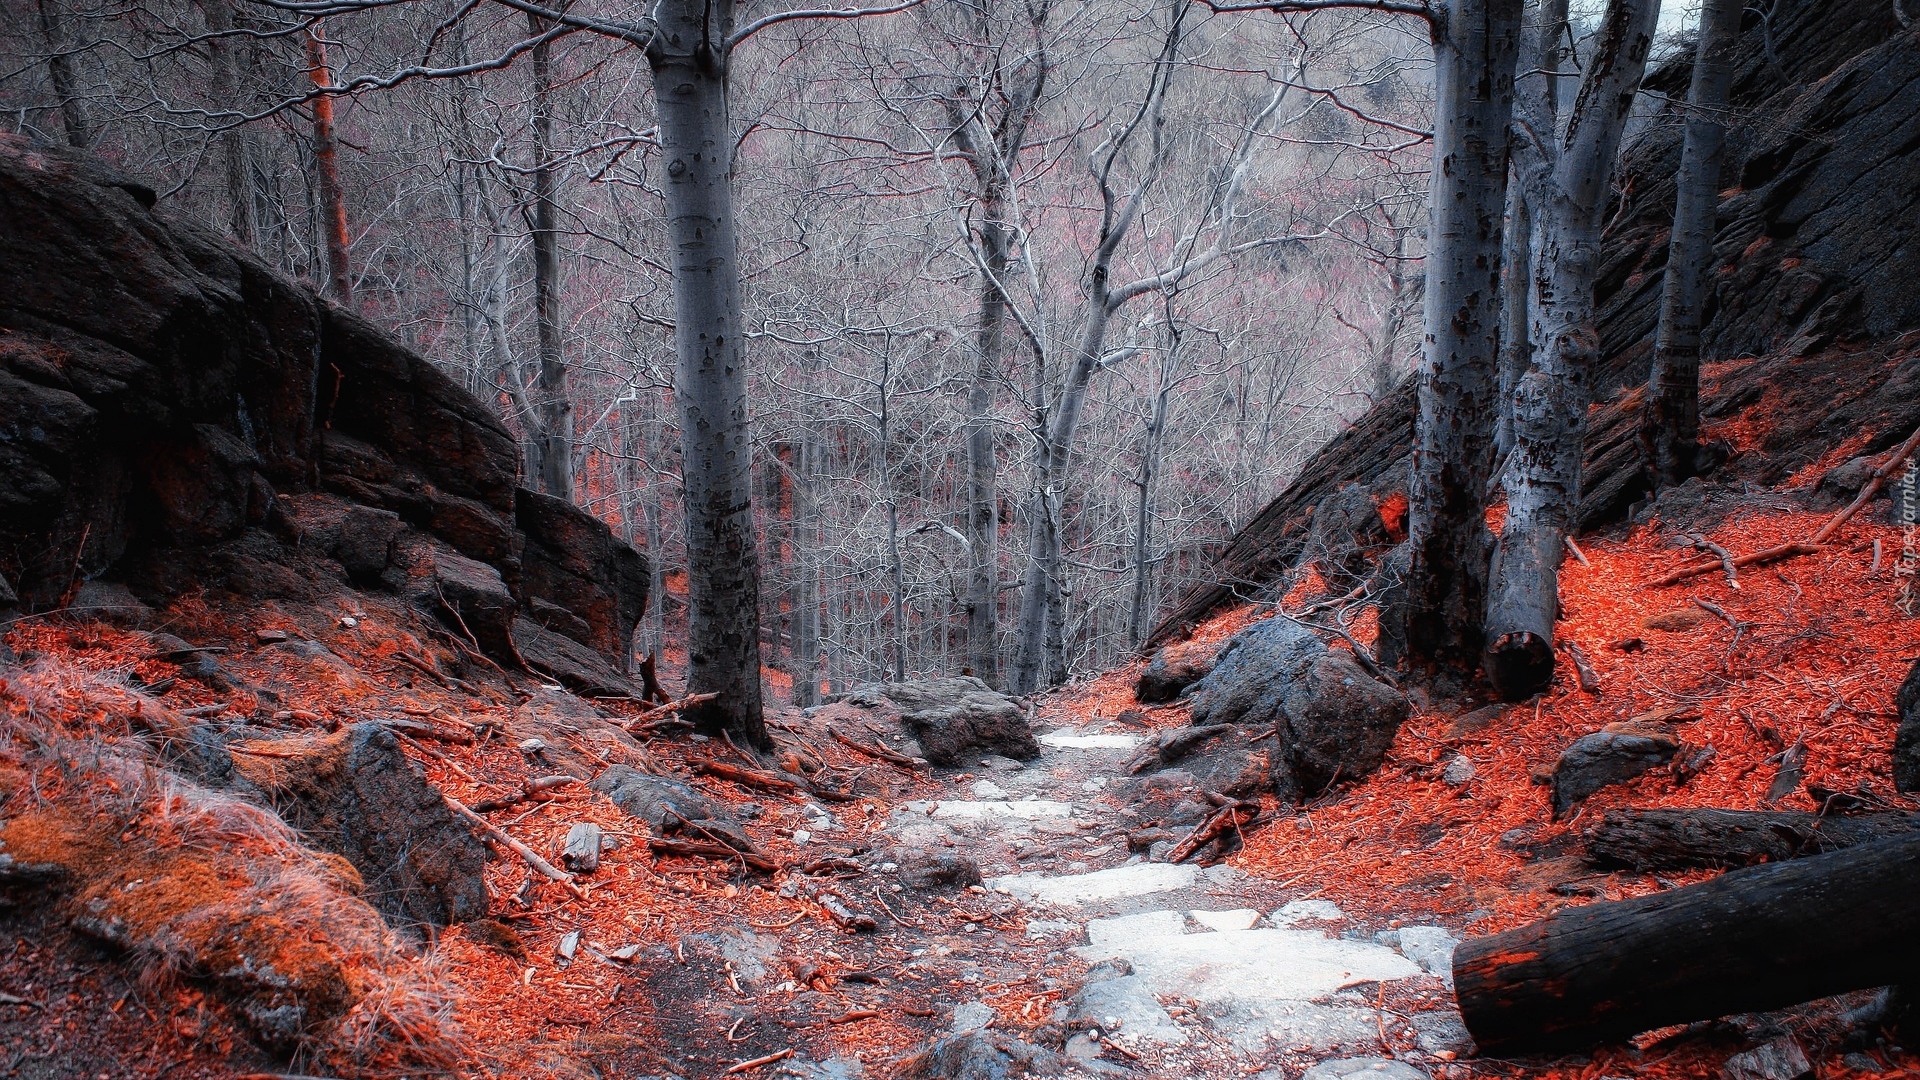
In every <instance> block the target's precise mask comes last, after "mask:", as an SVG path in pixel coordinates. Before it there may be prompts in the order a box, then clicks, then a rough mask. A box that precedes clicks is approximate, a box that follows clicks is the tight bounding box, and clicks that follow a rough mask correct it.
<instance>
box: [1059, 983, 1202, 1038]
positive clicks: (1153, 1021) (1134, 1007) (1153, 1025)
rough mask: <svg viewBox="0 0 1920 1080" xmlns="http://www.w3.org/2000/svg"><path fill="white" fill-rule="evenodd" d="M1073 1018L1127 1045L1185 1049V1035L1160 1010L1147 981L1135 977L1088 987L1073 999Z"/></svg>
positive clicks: (1163, 1010) (1171, 1019) (1092, 984)
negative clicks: (1095, 1025) (1149, 1044)
mask: <svg viewBox="0 0 1920 1080" xmlns="http://www.w3.org/2000/svg"><path fill="white" fill-rule="evenodd" d="M1073 1014H1074V1016H1075V1017H1077V1018H1081V1019H1085V1020H1088V1021H1091V1022H1093V1023H1095V1024H1098V1025H1099V1026H1100V1029H1101V1030H1103V1031H1108V1032H1112V1033H1115V1035H1116V1036H1117V1037H1119V1038H1122V1039H1125V1040H1127V1041H1130V1042H1150V1043H1157V1044H1159V1045H1161V1046H1185V1045H1187V1038H1188V1036H1187V1033H1186V1032H1185V1031H1182V1030H1181V1029H1180V1026H1179V1025H1178V1024H1175V1023H1174V1022H1173V1017H1171V1016H1168V1015H1167V1011H1166V1010H1165V1009H1163V1008H1161V1007H1160V1002H1159V1000H1158V999H1156V998H1155V997H1154V996H1153V991H1152V990H1151V989H1150V988H1149V987H1148V986H1147V981H1146V980H1145V979H1142V978H1141V977H1140V976H1138V975H1123V976H1120V977H1119V978H1113V979H1102V980H1100V981H1098V982H1091V983H1088V984H1087V985H1086V986H1084V987H1082V988H1081V990H1080V993H1078V994H1076V995H1075V996H1074V999H1073Z"/></svg>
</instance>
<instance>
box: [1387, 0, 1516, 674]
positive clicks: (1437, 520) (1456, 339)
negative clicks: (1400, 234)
mask: <svg viewBox="0 0 1920 1080" xmlns="http://www.w3.org/2000/svg"><path fill="white" fill-rule="evenodd" d="M1520 14H1521V0H1456V2H1455V3H1451V4H1449V5H1447V7H1446V8H1445V10H1443V11H1440V12H1437V13H1436V15H1435V18H1434V23H1433V51H1434V61H1435V67H1434V86H1435V93H1436V102H1435V107H1434V140H1433V180H1432V189H1431V195H1430V211H1429V212H1430V214H1431V215H1432V216H1431V220H1430V223H1429V225H1428V230H1427V259H1426V294H1425V304H1424V314H1423V321H1424V333H1423V338H1424V340H1423V349H1422V355H1421V366H1420V375H1419V378H1420V383H1419V412H1418V415H1417V419H1416V422H1415V425H1414V443H1413V462H1412V475H1411V477H1410V479H1409V483H1408V503H1409V506H1408V513H1407V532H1408V539H1407V545H1408V553H1409V556H1410V560H1409V563H1408V571H1407V577H1406V579H1405V589H1404V593H1403V595H1402V596H1401V597H1400V598H1398V599H1397V600H1396V602H1395V604H1394V605H1393V608H1394V609H1395V610H1393V611H1391V612H1390V615H1389V617H1390V618H1392V619H1393V620H1394V621H1395V622H1397V623H1398V624H1399V625H1398V626H1397V627H1395V628H1394V629H1393V631H1392V632H1390V633H1388V634H1384V635H1382V644H1383V646H1388V645H1391V646H1392V647H1391V648H1385V649H1383V658H1385V659H1390V660H1399V659H1401V658H1400V657H1399V656H1396V655H1393V653H1394V651H1395V650H1397V649H1398V648H1404V649H1405V653H1406V656H1405V658H1406V659H1408V660H1411V661H1413V662H1415V663H1417V664H1420V665H1422V666H1438V667H1444V668H1450V669H1453V670H1455V671H1457V672H1460V673H1463V674H1464V673H1466V672H1469V671H1471V670H1472V669H1473V667H1474V666H1475V665H1476V664H1477V663H1478V661H1479V658H1480V651H1481V649H1480V645H1481V638H1480V627H1481V622H1482V619H1483V618H1484V617H1485V614H1486V609H1485V603H1486V574H1487V569H1486V567H1487V551H1488V546H1489V544H1490V541H1491V538H1490V536H1489V534H1488V532H1487V525H1486V505H1487V504H1486V499H1487V475H1488V473H1489V471H1490V470H1491V469H1492V466H1493V462H1492V449H1493V426H1494V419H1495V416H1496V415H1497V407H1496V402H1495V392H1496V390H1497V382H1498V380H1497V375H1496V366H1497V362H1498V361H1497V357H1498V352H1499V346H1500V247H1501V238H1502V228H1501V225H1502V218H1503V217H1504V215H1505V210H1506V188H1507V162H1508V137H1507V128H1508V121H1509V120H1510V119H1511V115H1512V106H1513V72H1514V61H1515V59H1516V58H1517V57H1518V55H1519V38H1520Z"/></svg>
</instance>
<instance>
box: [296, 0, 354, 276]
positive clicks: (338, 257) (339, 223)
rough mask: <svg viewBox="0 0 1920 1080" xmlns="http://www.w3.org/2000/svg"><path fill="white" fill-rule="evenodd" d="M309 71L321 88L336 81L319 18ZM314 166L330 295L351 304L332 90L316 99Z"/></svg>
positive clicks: (310, 38) (310, 35)
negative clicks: (330, 67) (328, 59)
mask: <svg viewBox="0 0 1920 1080" xmlns="http://www.w3.org/2000/svg"><path fill="white" fill-rule="evenodd" d="M307 74H308V76H309V77H311V78H312V79H313V85H314V88H315V89H317V90H325V89H327V88H328V87H331V86H332V85H333V73H332V71H331V70H330V69H329V68H328V66H327V43H326V41H325V40H323V39H322V38H321V37H320V24H319V23H318V22H315V23H314V24H313V25H312V26H310V27H308V28H307ZM313 169H314V173H315V174H316V177H317V178H318V180H319V181H320V232H321V242H322V244H323V245H324V246H325V247H326V250H327V295H329V296H331V297H333V298H334V299H335V300H337V301H339V302H340V303H342V304H349V305H350V304H352V303H353V276H352V274H351V273H350V272H349V270H348V265H347V241H348V234H347V202H346V194H345V192H343V191H342V190H341V187H340V156H339V145H338V140H337V139H336V138H335V137H334V132H333V95H332V94H325V93H323V94H321V95H319V96H318V97H316V98H314V99H313Z"/></svg>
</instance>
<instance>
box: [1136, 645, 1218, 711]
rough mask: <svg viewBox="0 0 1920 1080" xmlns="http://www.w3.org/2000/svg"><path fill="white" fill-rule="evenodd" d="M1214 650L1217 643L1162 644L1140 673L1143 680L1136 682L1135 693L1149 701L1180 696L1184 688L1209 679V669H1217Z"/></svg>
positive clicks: (1165, 699) (1166, 699) (1142, 699)
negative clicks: (1214, 663)
mask: <svg viewBox="0 0 1920 1080" xmlns="http://www.w3.org/2000/svg"><path fill="white" fill-rule="evenodd" d="M1214 652H1215V648H1214V646H1212V645H1202V644H1200V643H1199V642H1194V641H1178V642H1174V643H1173V644H1171V645H1166V646H1163V647H1161V648H1160V649H1158V650H1157V651H1155V652H1154V654H1153V659H1152V660H1149V661H1147V666H1146V669H1145V670H1143V671H1141V672H1140V678H1139V680H1138V681H1137V682H1135V683H1134V685H1133V696H1134V697H1135V698H1137V699H1138V700H1140V701H1143V702H1146V703H1148V704H1153V703H1157V702H1163V701H1172V700H1174V699H1175V698H1178V697H1179V696H1180V692H1181V691H1182V690H1185V689H1186V688H1187V687H1189V686H1192V685H1193V684H1194V683H1197V682H1199V681H1200V680H1201V679H1204V678H1206V676H1207V672H1209V671H1212V670H1213V654H1214Z"/></svg>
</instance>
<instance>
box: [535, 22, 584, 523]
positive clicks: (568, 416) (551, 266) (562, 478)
mask: <svg viewBox="0 0 1920 1080" xmlns="http://www.w3.org/2000/svg"><path fill="white" fill-rule="evenodd" d="M549 29H551V27H550V26H549V24H548V23H547V21H546V20H545V19H542V18H541V17H540V16H538V15H531V14H530V15H528V16H527V32H528V33H529V34H532V35H534V36H535V37H538V36H539V35H541V34H544V33H546V32H547V31H548V30H549ZM552 49H553V43H552V42H551V41H542V42H541V43H540V44H538V45H535V46H534V47H533V49H532V51H531V56H530V59H531V60H532V63H533V228H532V230H531V233H532V237H531V238H532V241H533V305H534V323H535V326H536V332H537V335H538V342H539V356H540V373H539V381H538V390H537V397H536V400H535V401H534V415H533V417H532V419H533V421H534V425H533V426H534V428H535V431H534V435H533V440H532V441H533V443H534V447H535V454H534V460H533V461H532V462H530V464H531V465H532V466H533V472H534V481H535V482H536V483H537V484H538V485H539V486H540V490H541V491H544V492H545V493H547V494H548V495H551V496H553V497H554V498H556V499H565V500H566V501H568V502H572V501H573V391H572V389H571V387H570V386H569V385H568V381H569V380H568V378H567V358H566V348H565V343H564V342H562V341H561V325H560V234H559V232H558V230H557V226H556V224H555V221H554V219H555V216H556V215H555V207H554V181H555V175H554V174H555V172H556V171H557V170H556V168H555V165H554V161H553V57H552Z"/></svg>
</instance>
